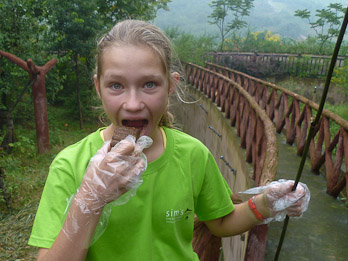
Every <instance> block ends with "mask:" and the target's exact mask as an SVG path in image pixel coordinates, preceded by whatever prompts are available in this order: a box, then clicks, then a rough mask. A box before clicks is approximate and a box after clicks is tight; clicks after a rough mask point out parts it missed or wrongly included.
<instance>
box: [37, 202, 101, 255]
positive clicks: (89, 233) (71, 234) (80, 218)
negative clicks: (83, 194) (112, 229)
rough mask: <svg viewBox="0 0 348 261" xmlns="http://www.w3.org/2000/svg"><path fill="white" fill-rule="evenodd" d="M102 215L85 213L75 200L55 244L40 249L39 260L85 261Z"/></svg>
mask: <svg viewBox="0 0 348 261" xmlns="http://www.w3.org/2000/svg"><path fill="white" fill-rule="evenodd" d="M100 215H101V211H100V212H99V213H96V214H85V213H83V212H82V211H81V208H80V206H79V205H78V204H77V203H76V201H75V200H73V201H72V204H71V207H70V210H69V212H68V215H67V218H66V220H65V222H64V225H63V227H62V230H61V231H60V233H59V234H58V236H57V238H56V240H55V242H54V243H53V245H52V247H51V248H50V249H47V248H40V249H39V252H38V256H37V260H52V261H54V260H85V258H86V255H87V251H88V247H89V245H90V242H91V240H92V237H93V234H94V231H95V228H96V226H97V224H98V221H99V218H100Z"/></svg>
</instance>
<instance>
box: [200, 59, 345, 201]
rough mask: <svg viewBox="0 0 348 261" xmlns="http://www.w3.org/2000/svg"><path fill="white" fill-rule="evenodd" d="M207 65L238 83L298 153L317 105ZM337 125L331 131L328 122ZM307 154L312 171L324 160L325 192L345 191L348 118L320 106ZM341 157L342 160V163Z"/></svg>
mask: <svg viewBox="0 0 348 261" xmlns="http://www.w3.org/2000/svg"><path fill="white" fill-rule="evenodd" d="M207 68H208V69H209V70H212V71H214V72H217V73H219V74H222V75H224V76H226V77H228V78H229V79H231V80H232V81H234V82H236V83H238V84H239V85H240V86H242V87H243V88H244V89H245V90H246V91H247V92H248V93H249V94H250V95H251V96H252V97H253V98H254V100H255V101H256V102H257V103H258V104H259V106H260V107H261V108H263V109H264V110H265V111H266V112H267V115H268V117H269V118H270V119H271V120H272V121H273V122H274V124H275V127H276V130H277V132H278V133H280V132H282V131H284V132H285V135H286V141H287V143H288V144H290V145H291V144H293V143H296V146H297V154H298V155H302V153H303V149H304V146H305V141H306V137H307V131H308V128H309V127H310V123H311V121H312V119H313V114H315V113H316V111H317V110H318V108H319V105H318V104H316V103H314V102H313V101H311V100H308V99H307V98H305V97H303V96H301V95H298V94H296V93H294V92H291V91H289V90H286V89H284V88H281V87H279V86H276V85H274V84H271V83H268V82H265V81H263V80H260V79H257V78H254V77H252V76H249V75H247V74H244V73H241V72H238V71H235V70H232V69H228V68H225V67H222V66H219V65H216V64H212V63H207ZM333 124H337V125H338V126H339V129H338V131H337V132H336V133H331V131H332V130H330V126H332V125H333ZM309 157H310V162H311V168H312V171H313V172H314V173H317V174H318V173H319V170H320V169H321V168H322V167H323V164H324V163H325V168H324V170H325V173H326V181H327V193H328V194H329V195H332V196H334V197H337V196H338V195H339V193H340V192H341V191H343V190H344V188H346V192H347V194H348V122H347V121H346V120H344V119H342V118H341V117H339V116H338V115H336V114H334V113H332V112H330V111H328V110H325V109H324V110H323V113H322V117H321V119H320V122H319V124H318V125H317V126H316V128H315V133H314V136H313V138H312V140H311V143H310V148H309ZM343 161H344V163H343Z"/></svg>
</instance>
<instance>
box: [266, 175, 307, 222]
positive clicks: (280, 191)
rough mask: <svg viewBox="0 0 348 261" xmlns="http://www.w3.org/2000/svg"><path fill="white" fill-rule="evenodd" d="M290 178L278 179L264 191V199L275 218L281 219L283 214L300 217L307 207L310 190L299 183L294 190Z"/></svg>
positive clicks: (283, 216)
mask: <svg viewBox="0 0 348 261" xmlns="http://www.w3.org/2000/svg"><path fill="white" fill-rule="evenodd" d="M293 185H294V181H292V180H287V181H285V180H280V181H276V182H272V183H270V184H269V185H268V186H267V188H266V190H265V192H264V199H265V202H266V205H267V207H268V208H269V209H270V211H271V213H272V214H271V216H272V217H273V219H275V220H279V219H280V220H283V219H284V218H285V215H289V216H294V217H300V216H302V214H303V212H305V211H306V210H307V208H308V204H309V199H310V192H309V189H308V188H307V186H306V185H305V184H303V183H299V184H298V185H297V187H296V190H295V191H291V190H292V187H293Z"/></svg>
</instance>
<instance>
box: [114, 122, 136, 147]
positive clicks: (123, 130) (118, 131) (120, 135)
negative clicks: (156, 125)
mask: <svg viewBox="0 0 348 261" xmlns="http://www.w3.org/2000/svg"><path fill="white" fill-rule="evenodd" d="M128 135H133V136H134V137H135V139H136V140H137V139H138V138H139V136H140V130H139V129H137V128H134V127H126V126H118V127H116V128H115V131H114V134H113V135H112V139H111V143H110V146H111V147H113V146H115V145H116V144H117V143H118V142H120V141H121V140H123V139H125V138H126V137H127V136H128Z"/></svg>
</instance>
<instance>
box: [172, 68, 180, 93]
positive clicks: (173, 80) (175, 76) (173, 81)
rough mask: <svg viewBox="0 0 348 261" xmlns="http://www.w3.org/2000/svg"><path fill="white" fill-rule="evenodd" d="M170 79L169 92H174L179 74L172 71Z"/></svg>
mask: <svg viewBox="0 0 348 261" xmlns="http://www.w3.org/2000/svg"><path fill="white" fill-rule="evenodd" d="M171 77H172V79H171V81H170V85H169V94H172V93H174V91H175V89H176V86H177V85H178V83H179V81H180V74H179V73H177V72H173V73H171Z"/></svg>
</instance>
